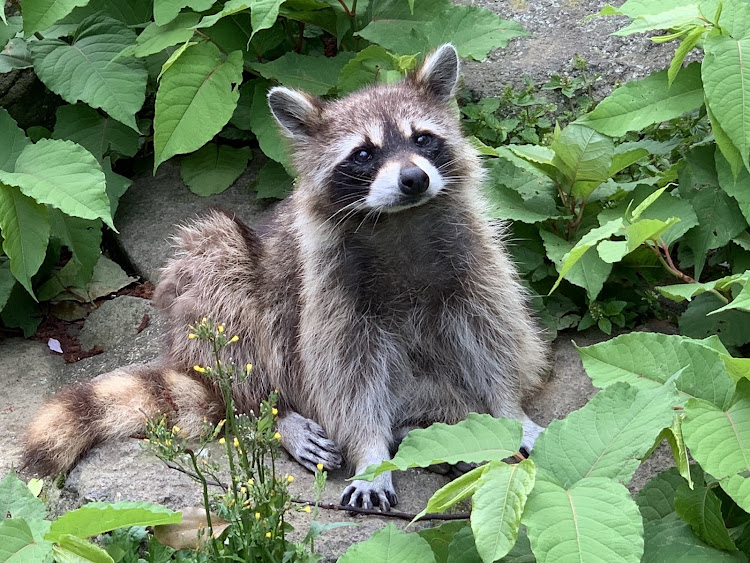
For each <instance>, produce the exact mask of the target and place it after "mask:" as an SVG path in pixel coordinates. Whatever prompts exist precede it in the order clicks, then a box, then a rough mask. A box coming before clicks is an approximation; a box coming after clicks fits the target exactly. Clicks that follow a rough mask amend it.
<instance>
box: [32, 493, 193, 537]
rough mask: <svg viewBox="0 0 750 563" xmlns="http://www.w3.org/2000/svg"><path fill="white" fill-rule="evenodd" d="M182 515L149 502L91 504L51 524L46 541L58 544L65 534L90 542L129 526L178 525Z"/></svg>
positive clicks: (67, 513) (64, 515)
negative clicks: (91, 538)
mask: <svg viewBox="0 0 750 563" xmlns="http://www.w3.org/2000/svg"><path fill="white" fill-rule="evenodd" d="M181 521H182V514H181V513H179V512H173V511H172V510H169V509H168V508H166V507H164V506H160V505H158V504H151V503H148V502H130V501H120V502H115V503H107V502H90V503H88V504H86V505H84V506H82V507H81V508H77V509H76V510H71V511H69V512H66V513H65V514H63V515H62V516H60V518H58V519H57V520H55V521H54V522H53V523H52V527H51V528H50V531H49V533H48V534H47V535H46V536H45V539H46V540H49V541H58V540H59V539H60V537H62V536H63V535H64V534H72V535H75V536H78V537H79V538H88V537H91V536H95V535H97V534H103V533H104V532H109V531H111V530H114V529H116V528H124V527H126V526H158V525H161V524H179V523H180V522H181Z"/></svg>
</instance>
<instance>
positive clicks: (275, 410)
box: [271, 407, 279, 416]
mask: <svg viewBox="0 0 750 563" xmlns="http://www.w3.org/2000/svg"><path fill="white" fill-rule="evenodd" d="M271 414H272V415H274V416H276V415H277V414H279V409H277V408H276V407H274V408H272V409H271Z"/></svg>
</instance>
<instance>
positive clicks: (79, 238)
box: [50, 209, 102, 285]
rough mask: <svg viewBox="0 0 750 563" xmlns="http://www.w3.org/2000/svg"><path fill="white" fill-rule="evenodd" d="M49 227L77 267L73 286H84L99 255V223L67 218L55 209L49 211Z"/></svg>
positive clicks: (100, 228)
mask: <svg viewBox="0 0 750 563" xmlns="http://www.w3.org/2000/svg"><path fill="white" fill-rule="evenodd" d="M50 225H51V227H52V231H51V232H52V236H54V237H57V238H58V239H59V240H60V242H61V243H62V244H63V245H65V246H67V247H68V250H70V251H71V252H72V253H73V257H72V258H71V262H74V263H75V265H76V266H77V268H76V269H77V279H76V281H77V282H78V283H76V284H74V285H83V284H85V283H86V282H88V281H89V279H90V278H91V274H92V273H93V271H94V266H96V263H97V261H98V260H99V256H100V255H101V251H100V249H99V247H100V246H101V243H102V224H101V222H99V221H98V220H95V221H91V220H87V219H79V218H78V217H69V216H67V215H65V214H64V213H61V212H60V211H57V210H56V209H51V210H50ZM68 263H69V264H70V262H68Z"/></svg>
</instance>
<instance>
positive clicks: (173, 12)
mask: <svg viewBox="0 0 750 563" xmlns="http://www.w3.org/2000/svg"><path fill="white" fill-rule="evenodd" d="M213 4H214V0H154V22H156V25H166V24H168V23H169V22H171V21H172V20H173V19H175V18H176V17H177V14H179V13H180V10H182V9H183V8H188V7H189V8H192V9H193V10H195V11H196V12H203V11H204V10H208V9H209V8H210V7H211V6H213Z"/></svg>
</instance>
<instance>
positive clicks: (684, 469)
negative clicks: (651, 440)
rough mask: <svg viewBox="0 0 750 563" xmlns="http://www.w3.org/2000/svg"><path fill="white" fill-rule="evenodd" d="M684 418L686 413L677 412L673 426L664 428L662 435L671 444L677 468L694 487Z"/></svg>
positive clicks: (689, 484)
mask: <svg viewBox="0 0 750 563" xmlns="http://www.w3.org/2000/svg"><path fill="white" fill-rule="evenodd" d="M683 420H685V415H684V414H683V413H678V412H675V415H674V421H673V422H672V426H670V427H669V428H665V429H664V430H662V432H661V434H660V436H662V435H663V436H664V439H665V440H666V441H667V443H668V444H669V448H670V449H671V450H672V458H673V459H674V463H675V466H676V468H677V470H678V471H679V472H680V475H682V477H683V478H684V479H685V480H686V481H687V484H688V486H690V487H691V488H692V486H693V479H692V477H691V475H690V457H689V456H688V451H687V446H686V445H685V436H684V434H683V433H682V421H683ZM656 440H657V441H659V442H660V440H659V437H657V438H656ZM657 445H658V444H657Z"/></svg>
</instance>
